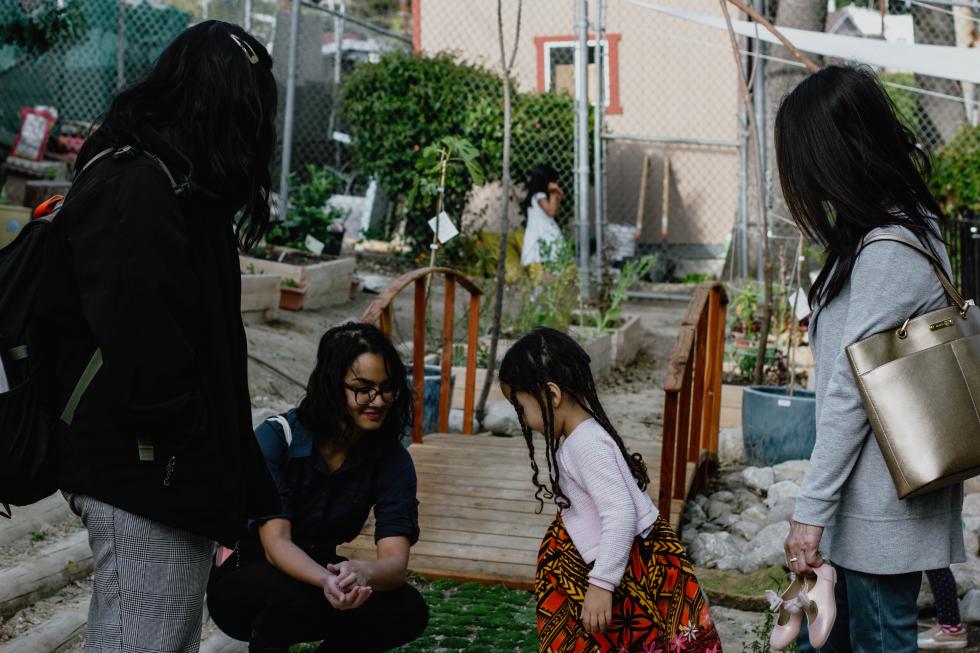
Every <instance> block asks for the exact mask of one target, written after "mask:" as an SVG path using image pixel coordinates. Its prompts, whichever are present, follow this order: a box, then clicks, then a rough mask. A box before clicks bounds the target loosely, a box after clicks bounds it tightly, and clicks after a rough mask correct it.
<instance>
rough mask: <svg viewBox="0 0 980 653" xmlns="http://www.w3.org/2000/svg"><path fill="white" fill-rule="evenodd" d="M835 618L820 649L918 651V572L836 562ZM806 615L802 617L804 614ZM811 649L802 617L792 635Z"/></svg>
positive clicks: (806, 651)
mask: <svg viewBox="0 0 980 653" xmlns="http://www.w3.org/2000/svg"><path fill="white" fill-rule="evenodd" d="M835 568H836V569H837V586H836V587H835V589H834V594H835V598H836V599H837V620H836V621H835V622H834V628H833V630H832V631H831V633H830V639H828V640H827V643H826V644H825V645H824V647H823V648H822V649H820V650H821V651H822V652H823V653H883V652H884V653H916V652H917V651H918V650H919V647H918V644H917V643H916V640H917V639H918V627H917V625H916V622H917V620H918V616H919V611H918V609H917V608H916V600H917V599H918V598H919V586H920V585H921V584H922V572H920V571H916V572H912V573H909V574H896V575H888V576H878V575H875V574H864V573H861V572H859V571H851V570H849V569H844V568H843V567H837V566H836V565H835ZM804 621H805V620H804ZM796 643H797V645H798V646H799V649H800V652H801V653H811V652H812V651H813V650H814V648H813V647H812V646H810V639H809V634H808V633H807V627H806V623H804V624H803V630H802V631H801V632H800V636H799V638H798V639H797V640H796Z"/></svg>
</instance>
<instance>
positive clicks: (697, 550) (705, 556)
mask: <svg viewBox="0 0 980 653" xmlns="http://www.w3.org/2000/svg"><path fill="white" fill-rule="evenodd" d="M687 553H688V555H689V556H690V557H691V562H693V563H694V564H696V565H698V566H699V567H708V566H713V565H714V564H715V563H716V562H718V561H719V560H721V559H722V558H725V557H727V556H732V555H738V553H739V550H738V547H737V546H735V542H734V540H733V538H732V535H731V533H725V532H721V533H699V534H698V535H697V537H695V538H694V541H693V542H691V544H690V546H689V547H688V548H687Z"/></svg>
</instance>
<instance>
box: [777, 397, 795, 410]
mask: <svg viewBox="0 0 980 653" xmlns="http://www.w3.org/2000/svg"><path fill="white" fill-rule="evenodd" d="M792 405H793V402H792V401H790V400H789V399H780V400H779V407H780V408H789V407H790V406H792Z"/></svg>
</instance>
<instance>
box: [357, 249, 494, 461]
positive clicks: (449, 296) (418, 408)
mask: <svg viewBox="0 0 980 653" xmlns="http://www.w3.org/2000/svg"><path fill="white" fill-rule="evenodd" d="M437 274H442V275H445V277H446V286H445V291H446V293H445V294H446V296H445V300H444V302H443V318H442V365H441V371H440V386H439V430H440V431H441V432H443V433H445V432H446V431H448V430H449V407H450V404H451V403H452V386H451V384H450V378H451V376H452V367H453V319H454V317H455V313H454V310H453V309H454V307H455V304H456V284H457V283H458V284H459V285H461V286H462V287H463V288H464V289H466V290H467V291H468V292H469V294H470V310H469V334H468V338H467V343H466V386H465V393H466V394H465V399H464V403H463V433H464V434H466V435H470V434H472V433H473V411H474V408H475V405H474V404H475V392H476V352H477V339H478V337H479V327H480V296H481V295H482V294H483V291H482V290H480V288H479V287H478V286H477V285H476V284H475V283H473V282H472V281H471V280H470V279H469V278H468V277H467V276H466V275H464V274H463V273H461V272H459V271H458V270H453V269H452V268H442V267H431V268H421V269H418V270H413V271H412V272H407V273H405V274H403V275H402V276H400V277H398V278H397V279H395V280H394V281H392V282H391V285H389V286H388V287H387V288H385V290H384V292H382V293H381V294H380V295H378V298H377V299H375V300H374V301H373V302H371V305H370V306H368V307H367V310H366V311H364V315H362V316H361V321H362V322H369V323H371V324H379V325H380V327H381V331H383V332H384V334H385V335H386V336H388V337H389V338H390V337H391V330H392V326H393V325H394V321H395V320H394V307H393V304H392V302H393V301H394V299H395V297H396V296H397V295H398V293H400V292H401V291H402V290H404V289H405V288H407V287H408V285H409V284H411V283H414V284H415V311H414V330H413V337H412V385H413V394H414V397H413V400H414V403H413V406H412V408H413V410H412V412H413V414H414V421H413V423H412V441H413V442H422V421H423V417H424V414H425V325H426V308H427V306H426V304H427V301H426V292H427V288H428V286H429V284H428V283H427V281H428V278H429V277H431V276H433V275H437Z"/></svg>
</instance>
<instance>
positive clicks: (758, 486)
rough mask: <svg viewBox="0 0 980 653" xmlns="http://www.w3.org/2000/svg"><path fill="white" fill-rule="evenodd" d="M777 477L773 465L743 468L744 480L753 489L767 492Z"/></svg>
mask: <svg viewBox="0 0 980 653" xmlns="http://www.w3.org/2000/svg"><path fill="white" fill-rule="evenodd" d="M775 479H776V474H775V473H774V472H773V471H772V467H746V468H745V469H743V470H742V480H743V481H744V482H745V485H746V486H748V487H749V489H752V490H758V491H759V492H765V491H766V490H768V489H769V486H770V485H772V484H773V481H775Z"/></svg>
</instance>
